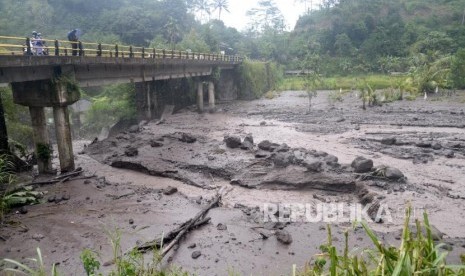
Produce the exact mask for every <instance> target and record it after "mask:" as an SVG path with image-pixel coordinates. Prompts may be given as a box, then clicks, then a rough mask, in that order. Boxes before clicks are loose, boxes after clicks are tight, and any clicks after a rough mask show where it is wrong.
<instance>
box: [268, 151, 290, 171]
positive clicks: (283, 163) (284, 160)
mask: <svg viewBox="0 0 465 276" xmlns="http://www.w3.org/2000/svg"><path fill="white" fill-rule="evenodd" d="M293 157H294V156H293V155H292V154H290V153H277V154H275V155H274V156H273V163H274V165H275V166H276V167H279V168H285V167H287V166H289V165H290V164H291V163H292V159H293Z"/></svg>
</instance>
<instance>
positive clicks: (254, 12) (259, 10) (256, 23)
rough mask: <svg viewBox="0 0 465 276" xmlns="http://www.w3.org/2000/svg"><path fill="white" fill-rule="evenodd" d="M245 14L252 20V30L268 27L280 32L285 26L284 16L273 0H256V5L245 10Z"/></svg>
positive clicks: (259, 30)
mask: <svg viewBox="0 0 465 276" xmlns="http://www.w3.org/2000/svg"><path fill="white" fill-rule="evenodd" d="M246 15H247V16H248V17H249V18H250V20H251V22H252V24H251V30H252V31H253V32H257V33H259V32H263V31H265V30H266V29H268V28H271V29H274V30H279V31H281V32H282V31H283V30H284V28H285V24H284V16H283V14H282V13H281V10H279V8H278V7H277V6H276V3H275V2H274V1H273V0H260V1H258V7H255V8H253V9H251V10H249V11H247V13H246Z"/></svg>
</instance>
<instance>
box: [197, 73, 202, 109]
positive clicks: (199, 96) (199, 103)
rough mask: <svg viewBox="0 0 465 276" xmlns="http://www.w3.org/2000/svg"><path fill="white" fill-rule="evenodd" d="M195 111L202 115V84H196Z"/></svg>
mask: <svg viewBox="0 0 465 276" xmlns="http://www.w3.org/2000/svg"><path fill="white" fill-rule="evenodd" d="M197 111H198V112H199V113H203V82H202V81H199V82H198V83H197Z"/></svg>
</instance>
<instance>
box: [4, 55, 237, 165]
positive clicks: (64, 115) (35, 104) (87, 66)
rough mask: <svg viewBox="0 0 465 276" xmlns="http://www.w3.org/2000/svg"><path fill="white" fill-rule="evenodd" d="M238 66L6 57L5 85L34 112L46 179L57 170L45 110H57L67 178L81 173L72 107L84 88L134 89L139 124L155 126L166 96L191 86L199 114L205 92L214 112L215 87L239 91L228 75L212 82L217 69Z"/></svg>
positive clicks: (208, 62)
mask: <svg viewBox="0 0 465 276" xmlns="http://www.w3.org/2000/svg"><path fill="white" fill-rule="evenodd" d="M235 65H237V63H232V62H226V61H224V60H214V61H212V60H195V59H191V60H184V59H131V58H108V57H67V56H66V57H63V56H58V57H56V56H45V57H44V56H42V57H37V56H3V57H1V59H0V84H2V83H3V84H5V83H9V84H11V87H12V91H13V99H14V101H15V103H17V104H20V105H24V106H28V107H29V110H30V115H31V118H32V126H33V136H34V137H33V138H34V144H35V146H36V156H37V157H38V158H37V160H38V166H39V171H40V172H41V173H46V172H49V171H51V170H52V166H51V159H50V149H51V146H50V139H49V137H48V131H47V125H46V119H45V107H53V115H54V121H55V130H56V137H57V144H58V153H59V159H60V168H61V171H62V172H63V171H70V170H74V167H75V166H74V156H73V148H72V137H71V126H70V121H69V112H68V108H67V107H68V105H71V104H73V103H74V102H76V101H78V100H79V98H80V94H79V89H78V86H81V87H92V86H103V85H108V84H116V83H129V82H131V83H134V84H135V91H136V105H137V110H138V118H139V120H150V119H152V118H155V117H157V116H159V115H160V114H161V112H162V111H163V105H164V104H168V102H166V100H164V98H163V97H161V95H163V93H165V94H166V91H167V90H172V89H176V88H180V89H182V90H183V91H182V92H181V93H188V91H185V89H186V87H188V86H189V87H190V88H192V89H190V90H194V91H195V94H196V96H197V106H198V110H199V112H203V110H204V104H203V102H204V90H206V91H208V101H209V107H210V109H211V110H213V109H214V106H215V84H216V85H217V86H219V87H220V88H223V87H228V89H229V88H230V87H233V86H234V78H233V77H232V76H233V75H234V74H231V73H228V74H224V76H223V77H222V76H220V78H219V79H218V78H216V79H214V78H212V77H211V76H212V75H213V73H214V72H215V70H217V69H221V70H222V71H223V72H226V71H232V70H231V69H234V68H235ZM224 70H226V71H224ZM186 78H190V79H191V80H193V81H190V82H189V83H190V84H189V85H188V86H186V85H184V86H183V85H178V86H176V85H173V84H172V83H173V82H175V80H176V79H186ZM184 82H185V81H184ZM177 83H183V81H178V82H177ZM205 83H206V84H207V85H205ZM214 83H215V84H214ZM225 84H226V85H225ZM229 90H230V89H229ZM168 93H169V94H171V102H174V101H175V100H179V99H180V98H182V97H178V98H176V99H175V97H174V96H173V95H174V94H173V93H170V92H168ZM227 94H231V93H230V92H228V93H227ZM164 101H165V102H164Z"/></svg>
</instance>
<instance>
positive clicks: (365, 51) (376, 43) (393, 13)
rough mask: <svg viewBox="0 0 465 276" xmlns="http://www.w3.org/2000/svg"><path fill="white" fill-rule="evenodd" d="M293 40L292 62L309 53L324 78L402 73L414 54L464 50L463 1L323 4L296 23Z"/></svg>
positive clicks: (375, 0) (352, 0)
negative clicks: (320, 61) (326, 75)
mask: <svg viewBox="0 0 465 276" xmlns="http://www.w3.org/2000/svg"><path fill="white" fill-rule="evenodd" d="M291 41H292V43H291V45H292V47H291V53H290V56H291V57H293V60H294V61H298V60H301V59H302V58H303V57H304V56H306V55H308V54H309V53H310V54H312V55H314V56H316V57H319V58H321V59H325V60H326V61H327V62H325V63H324V64H322V66H323V67H324V68H322V70H323V71H325V72H328V73H333V74H341V73H342V74H344V73H345V74H348V73H352V72H354V71H355V72H370V71H379V72H387V71H406V70H408V68H409V67H410V66H411V65H412V64H411V58H412V57H415V56H416V55H418V54H427V55H436V56H445V55H449V54H453V53H455V52H456V51H457V50H458V49H459V48H461V47H464V46H465V1H462V0H421V1H419V0H389V1H386V0H340V1H337V0H326V1H324V3H323V5H322V6H321V9H319V10H315V11H311V12H309V13H308V14H307V15H305V16H302V17H301V18H300V20H299V21H298V22H297V24H296V27H295V30H294V31H293V33H292V35H291ZM328 61H329V62H328ZM296 65H297V64H296V63H295V62H294V66H296Z"/></svg>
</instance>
